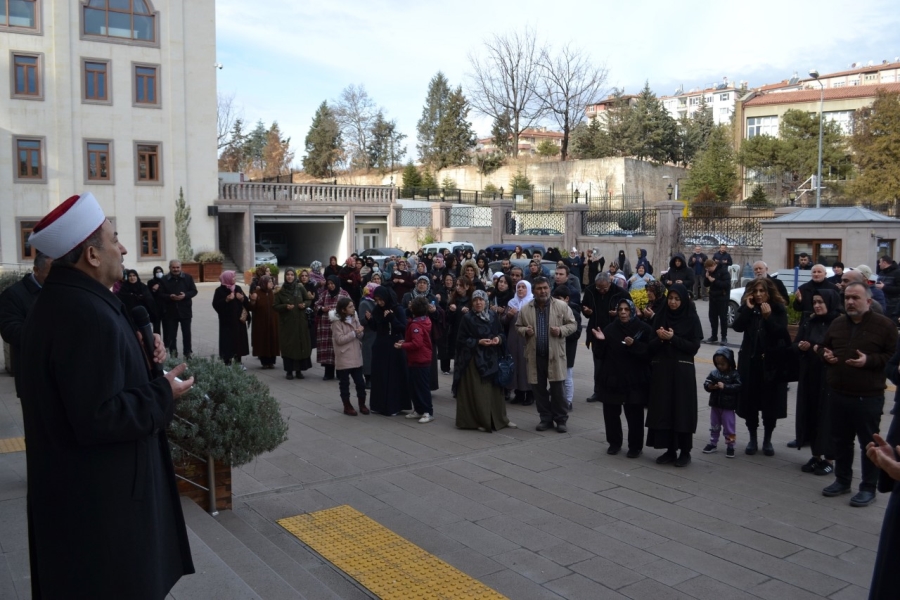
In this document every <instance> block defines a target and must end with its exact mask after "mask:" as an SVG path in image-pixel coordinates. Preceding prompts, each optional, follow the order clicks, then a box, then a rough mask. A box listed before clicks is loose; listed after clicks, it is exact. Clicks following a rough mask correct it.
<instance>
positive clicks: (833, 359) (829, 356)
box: [822, 348, 838, 365]
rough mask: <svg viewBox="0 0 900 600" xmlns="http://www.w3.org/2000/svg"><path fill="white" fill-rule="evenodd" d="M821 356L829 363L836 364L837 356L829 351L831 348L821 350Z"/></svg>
mask: <svg viewBox="0 0 900 600" xmlns="http://www.w3.org/2000/svg"><path fill="white" fill-rule="evenodd" d="M822 358H823V360H825V362H827V363H828V364H829V365H833V364H836V363H837V361H838V357H837V356H835V355H834V352H832V351H831V348H825V350H823V351H822Z"/></svg>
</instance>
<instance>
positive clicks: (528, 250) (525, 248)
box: [484, 243, 547, 256]
mask: <svg viewBox="0 0 900 600" xmlns="http://www.w3.org/2000/svg"><path fill="white" fill-rule="evenodd" d="M516 246H522V252H524V253H525V254H526V255H528V256H531V255H532V253H533V252H534V251H535V250H538V251H540V253H541V256H543V255H545V254H547V248H545V247H544V245H543V244H530V243H524V244H492V245H490V246H488V247H487V248H485V249H484V252H485V253H486V254H487V255H488V256H494V252H498V251H500V252H503V251H505V252H507V253H509V254H510V255H512V253H513V252H514V251H515V249H516Z"/></svg>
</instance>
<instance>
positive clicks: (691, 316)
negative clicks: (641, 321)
mask: <svg viewBox="0 0 900 600" xmlns="http://www.w3.org/2000/svg"><path fill="white" fill-rule="evenodd" d="M672 294H677V295H678V297H679V298H681V306H679V307H678V309H677V310H672V309H671V308H669V304H668V302H666V309H665V310H664V311H662V312H661V313H659V314H657V315H656V319H654V322H653V327H654V328H659V327H662V328H663V329H671V330H672V331H674V332H675V335H677V336H679V337H683V338H687V339H695V338H696V339H702V338H703V330H702V329H701V330H700V334H699V337H697V327H698V326H699V325H700V319H699V318H697V309H696V308H695V307H694V303H693V302H692V301H691V296H690V294H688V291H687V288H686V287H684V285H682V284H680V283H673V284H672V286H671V287H670V288H669V294H668V295H669V296H671V295H672Z"/></svg>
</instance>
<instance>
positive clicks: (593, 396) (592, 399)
mask: <svg viewBox="0 0 900 600" xmlns="http://www.w3.org/2000/svg"><path fill="white" fill-rule="evenodd" d="M587 401H588V402H599V400H597V394H591V396H590V397H589V398H588V399H587Z"/></svg>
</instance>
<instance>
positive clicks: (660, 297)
mask: <svg viewBox="0 0 900 600" xmlns="http://www.w3.org/2000/svg"><path fill="white" fill-rule="evenodd" d="M644 289H646V290H647V306H645V307H644V308H642V309H641V310H639V311H638V314H639V316H640V317H641V320H643V321H644V323H646V324H648V325H652V324H653V319H655V318H656V315H657V314H659V313H661V312H663V311H664V310H665V309H666V286H664V285H663V284H662V282H661V281H659V280H657V279H654V280H653V281H651V282H650V283H648V284H647V286H646V287H645V288H644Z"/></svg>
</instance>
